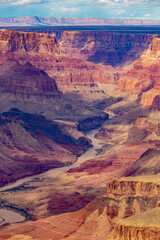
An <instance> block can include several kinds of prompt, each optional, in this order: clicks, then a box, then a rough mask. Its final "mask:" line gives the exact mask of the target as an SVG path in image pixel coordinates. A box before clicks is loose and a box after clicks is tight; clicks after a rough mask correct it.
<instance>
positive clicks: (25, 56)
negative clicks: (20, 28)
mask: <svg viewBox="0 0 160 240" xmlns="http://www.w3.org/2000/svg"><path fill="white" fill-rule="evenodd" d="M0 52H1V55H2V57H3V58H4V57H5V58H12V59H15V60H17V61H18V62H19V63H20V64H25V63H26V62H30V63H31V64H32V65H34V66H36V67H37V68H39V69H42V70H44V71H46V72H47V73H48V74H49V75H50V76H51V77H54V79H55V80H56V82H57V83H62V84H68V83H71V84H72V83H78V84H79V83H80V84H82V85H85V84H86V85H89V86H90V85H93V84H96V82H101V83H114V82H115V81H116V79H117V75H116V74H114V72H115V71H114V69H113V68H112V67H104V66H101V65H97V64H93V63H90V62H87V61H84V60H81V59H78V58H75V55H74V57H69V56H67V55H66V54H65V52H64V50H63V48H62V47H60V44H58V43H57V42H56V40H55V37H54V36H53V35H49V34H41V33H23V32H17V31H9V30H5V31H4V32H3V33H2V34H1V36H0Z"/></svg>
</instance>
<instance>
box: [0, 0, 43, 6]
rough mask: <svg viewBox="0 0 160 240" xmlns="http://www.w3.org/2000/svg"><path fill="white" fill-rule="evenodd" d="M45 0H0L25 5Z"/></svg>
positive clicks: (0, 1) (0, 0)
mask: <svg viewBox="0 0 160 240" xmlns="http://www.w3.org/2000/svg"><path fill="white" fill-rule="evenodd" d="M43 2H44V0H0V3H2V4H8V5H25V4H33V3H43Z"/></svg>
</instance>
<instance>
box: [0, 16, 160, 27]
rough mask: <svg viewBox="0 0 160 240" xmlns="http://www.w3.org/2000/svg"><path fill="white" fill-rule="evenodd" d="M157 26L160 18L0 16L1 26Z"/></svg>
mask: <svg viewBox="0 0 160 240" xmlns="http://www.w3.org/2000/svg"><path fill="white" fill-rule="evenodd" d="M86 25H88V26H95V25H104V26H107V25H112V26H149V25H150V26H157V25H160V20H150V19H129V18H91V17H86V18H74V17H58V18H56V17H38V16H34V17H15V18H10V17H5V18H0V27H10V26H86Z"/></svg>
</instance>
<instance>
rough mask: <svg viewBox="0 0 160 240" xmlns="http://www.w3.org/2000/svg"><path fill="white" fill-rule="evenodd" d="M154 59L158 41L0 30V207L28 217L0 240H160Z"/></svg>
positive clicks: (1, 232) (3, 231)
mask: <svg viewBox="0 0 160 240" xmlns="http://www.w3.org/2000/svg"><path fill="white" fill-rule="evenodd" d="M0 20H1V21H2V23H3V24H4V25H5V24H6V21H7V24H15V23H16V24H18V23H17V21H20V22H21V23H22V22H23V24H27V23H26V21H28V24H32V23H34V24H36V23H37V21H38V22H39V24H42V25H43V24H44V23H45V22H46V21H47V22H48V24H53V23H54V24H58V23H59V22H61V23H63V24H70V21H72V23H73V24H76V23H79V22H80V19H70V18H61V19H56V18H54V19H52V18H37V17H34V18H21V19H19V20H18V19H15V18H11V19H8V20H7V19H0ZM92 20H95V19H85V21H86V22H88V21H90V22H92ZM113 20H114V19H113ZM102 21H104V20H103V19H101V22H102ZM120 21H121V20H120V19H119V21H118V22H117V24H119V22H120ZM134 21H135V22H134V24H141V21H140V20H137V21H136V20H134ZM122 22H123V21H122ZM83 23H84V24H85V22H83ZM130 23H131V24H132V23H133V21H131V22H130ZM156 23H157V22H156ZM106 24H108V23H106ZM124 24H125V23H124ZM159 52H160V38H159V35H158V34H154V33H153V34H147V33H140V32H138V33H122V32H107V31H103V32H101V31H84V30H83V31H80V30H79V31H78V30H76V31H65V30H56V29H51V28H43V27H39V28H36V27H35V26H34V27H33V28H28V27H27V28H24V29H21V30H18V28H17V29H16V28H14V29H7V30H5V29H1V30H0V101H1V104H0V173H1V174H0V204H1V208H5V209H7V210H9V211H16V212H18V213H20V214H21V215H22V216H24V217H25V221H23V222H20V223H17V222H16V221H14V222H12V223H11V224H10V223H5V224H4V225H3V223H2V225H1V226H0V240H5V239H8V240H23V239H24V240H62V239H63V240H65V239H66V240H75V239H76V240H159V239H160V237H159V236H160V227H159V226H160V170H159V169H160V113H159V109H160V91H159V90H160V84H159V81H160V68H159V64H160V60H159V57H160V56H159ZM17 180H18V182H16V181H17ZM7 184H9V185H7ZM0 217H1V212H0ZM0 219H1V218H0ZM0 224H1V223H0Z"/></svg>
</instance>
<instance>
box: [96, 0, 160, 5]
mask: <svg viewBox="0 0 160 240" xmlns="http://www.w3.org/2000/svg"><path fill="white" fill-rule="evenodd" d="M95 2H96V3H106V4H108V3H112V4H123V5H130V4H138V3H154V2H155V3H157V2H160V0H95Z"/></svg>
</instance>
